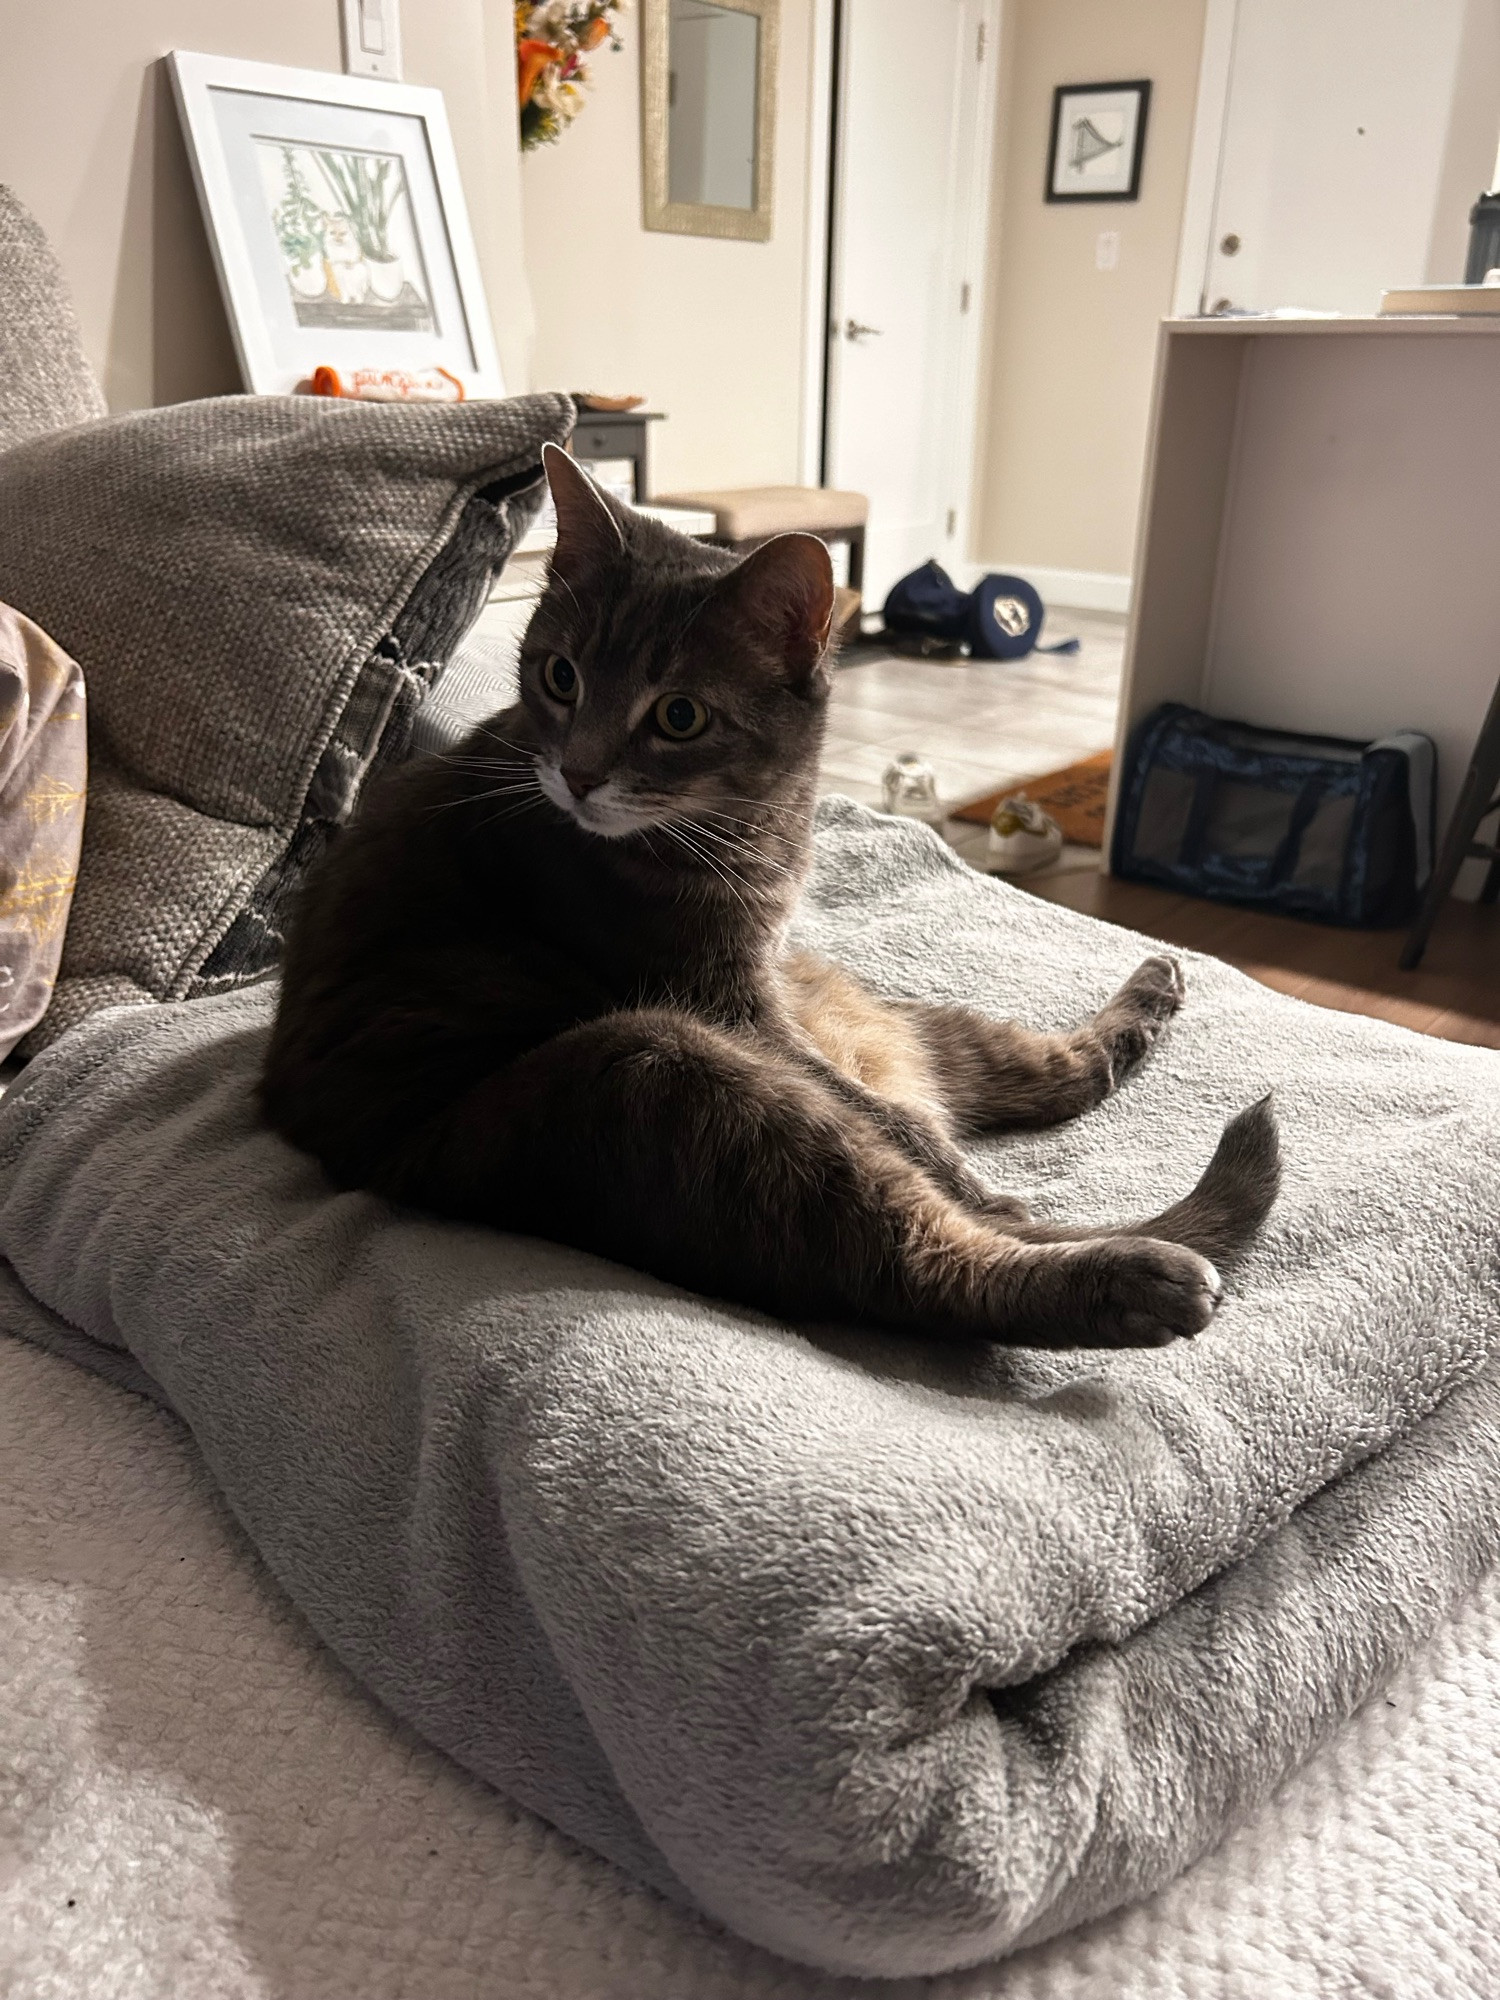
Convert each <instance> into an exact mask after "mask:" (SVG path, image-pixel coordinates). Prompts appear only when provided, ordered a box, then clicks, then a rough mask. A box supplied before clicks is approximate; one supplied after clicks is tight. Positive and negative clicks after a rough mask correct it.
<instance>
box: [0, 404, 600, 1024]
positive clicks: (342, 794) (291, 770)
mask: <svg viewBox="0 0 1500 2000" xmlns="http://www.w3.org/2000/svg"><path fill="white" fill-rule="evenodd" d="M572 419H573V407H572V403H571V401H570V399H569V398H568V397H566V396H561V395H541V396H523V397H516V398H512V399H510V400H507V401H503V402H476V403H466V404H456V405H429V406H414V407H404V406H401V405H395V404H387V405H379V404H367V403H354V402H342V401H336V400H332V399H326V400H325V399H323V398H321V397H318V398H314V397H307V398H297V397H260V396H231V397H223V398H219V399H216V400H213V401H209V402H201V403H185V404H179V405H177V406H175V407H172V408H168V409H162V410H149V411H141V412H137V413H136V414H134V415H131V416H125V417H117V418H114V419H112V420H109V421H107V422H103V423H92V424H86V425H84V426H82V427H80V428H76V429H73V430H70V431H64V432H60V433H57V434H54V435H52V436H48V437H40V438H36V439H33V440H31V441H30V442H28V443H26V444H22V445H19V446H17V447H15V448H14V449H13V450H11V451H8V452H5V453H3V454H0V599H3V600H5V601H7V602H10V603H12V604H15V605H16V606H18V607H19V608H20V609H21V610H22V611H23V612H25V613H26V614H27V616H29V617H31V618H33V619H34V620H35V621H36V622H37V623H38V624H39V625H41V626H43V627H44V628H45V629H46V630H47V631H48V632H49V633H51V634H52V636H53V637H54V638H55V639H56V640H57V641H58V643H59V644H60V645H62V646H63V647H64V648H65V649H66V650H67V651H68V652H69V653H70V654H71V655H72V656H73V657H74V658H75V659H76V660H77V661H78V662H79V663H80V665H81V666H82V668H83V671H84V676H85V679H86V681H87V683H88V689H89V711H90V751H91V757H92V764H93V786H92V792H91V802H90V811H89V816H88V823H87V827H86V829H85V835H84V850H83V861H82V866H81V870H80V875H79V883H78V890H77V896H76V899H75V902H74V908H73V918H72V922H71V925H70V928H69V933H68V940H67V947H66V951H65V954H64V959H63V966H62V977H61V979H60V981H59V984H58V989H57V994H56V997H55V998H54V1001H53V1005H52V1008H51V1009H50V1011H49V1013H48V1016H47V1018H46V1020H45V1021H44V1022H43V1024H42V1027H41V1029H40V1030H38V1031H37V1034H35V1035H33V1037H32V1038H31V1044H30V1046H31V1047H35V1046H39V1045H40V1042H41V1041H44V1040H49V1039H51V1038H52V1037H53V1036H55V1035H56V1034H57V1033H60V1032H61V1030H62V1029H63V1028H64V1027H67V1026H69V1025H71V1024H72V1023H73V1022H74V1021H75V1020H78V1019H80V1018H82V1016H83V1015H84V1014H86V1013H88V1012H90V1011H91V1010H92V1009H93V1008H94V1007H97V1006H99V1005H102V1004H106V1003H111V1002H116V1001H123V1000H130V999H134V1000H147V999H183V998H189V997H191V996H193V995H195V994H198V993H202V992H206V991H213V990H217V989H220V988H223V987H226V986H231V985H234V984H237V983H239V982H241V981H243V980H244V979H246V978H252V977H258V976H259V975H260V974H261V973H262V972H264V971H265V970H266V969H267V968H268V967H270V966H271V965H272V964H274V962H275V960H276V957H277V954H278V951H279V946H280V938H281V927H282V919H283V913H284V910H285V907H286V903H287V899H288V897H289V895H290V893H291V891H292V889H293V888H294V887H295V886H296V883H297V881H298V880H299V879H300V876H301V873H302V871H303V869H304V868H305V867H306V865H307V864H308V862H309V861H310V860H311V859H312V857H313V856H314V855H315V854H316V852H317V851H318V849H319V847H320V846H321V844H322V841H323V839H324V837H325V836H326V832H327V830H328V828H330V827H331V826H334V825H337V824H339V823H340V822H341V821H342V820H344V819H346V818H347V817H348V815H349V813H350V812H351V811H352V810H353V807H354V804H355V801H356V799H357V798H358V795H359V791H360V787H361V786H362V784H363V782H364V780H365V778H366V776H367V775H368V774H369V772H370V770H371V769H372V768H373V767H374V766H375V765H376V764H377V763H379V762H381V761H384V760H386V759H389V758H391V757H393V756H398V755H402V754H404V752H405V750H406V746H407V743H408V740H409V736H410V730H411V724H412V720H413V718H414V716H415V713H416V710H417V707H418V705H419V704H420V702H421V699H422V697H423V695H424V694H425V692H426V689H427V687H428V685H430V683H431V681H432V680H433V679H434V677H435V675H436V674H437V672H439V671H440V670H441V667H442V665H443V663H444V662H445V661H446V660H447V658H448V656H449V654H450V653H451V652H452V650H453V648H454V647H455V646H456V645H457V643H458V641H459V640H460V639H461V638H462V636H463V634H464V632H465V631H466V630H467V628H468V626H469V625H470V624H471V622H472V620H473V618H474V616H475V614H476V613H477V611H478V610H479V607H480V605H481V604H482V603H483V600H484V596H485V592H486V590H487V588H488V585H489V582H490V578H491V576H492V575H493V574H494V572H495V571H497V570H498V569H499V568H500V566H501V565H502V564H503V563H504V561H505V559H506V557H507V555H508V554H509V552H510V549H511V547H512V545H513V543H514V541H515V539H516V536H517V535H518V533H519V532H520V531H521V530H522V529H523V528H524V526H525V523H526V522H527V520H529V518H530V515H531V512H532V510H533V508H534V506H535V503H536V501H537V499H538V498H539V497H540V492H541V465H540V452H541V446H542V443H543V442H544V440H546V439H548V438H556V439H559V440H560V439H562V438H564V437H566V435H567V434H568V432H569V430H570V429H571V426H572Z"/></svg>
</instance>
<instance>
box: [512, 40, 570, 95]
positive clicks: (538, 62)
mask: <svg viewBox="0 0 1500 2000" xmlns="http://www.w3.org/2000/svg"><path fill="white" fill-rule="evenodd" d="M562 59H563V51H562V50H561V49H560V48H558V47H557V45H556V43H555V42H542V41H538V40H537V39H536V38H535V37H534V36H528V37H527V39H526V40H525V41H524V42H518V43H517V44H516V94H517V96H518V97H519V98H520V101H521V102H522V104H529V103H530V102H531V93H532V92H533V91H534V90H535V89H536V87H537V84H538V82H539V81H540V79H541V75H542V71H543V70H544V69H546V67H547V65H548V64H549V63H555V62H561V61H562Z"/></svg>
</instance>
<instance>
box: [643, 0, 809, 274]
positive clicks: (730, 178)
mask: <svg viewBox="0 0 1500 2000" xmlns="http://www.w3.org/2000/svg"><path fill="white" fill-rule="evenodd" d="M780 13H781V0H642V4H641V180H642V189H643V194H644V202H645V225H646V227H647V228H648V229H664V230H668V231H670V232H671V233H672V234H674V235H677V236H738V237H742V238H744V239H746V240H748V241H751V242H758V243H764V242H765V241H766V240H767V239H768V238H769V236H770V234H771V196H772V182H773V172H772V169H773V166H774V162H775V151H776V46H777V36H778V30H779V28H780V25H781V22H780Z"/></svg>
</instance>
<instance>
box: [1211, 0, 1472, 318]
mask: <svg viewBox="0 0 1500 2000" xmlns="http://www.w3.org/2000/svg"><path fill="white" fill-rule="evenodd" d="M1497 136H1500V5H1497V0H1240V4H1239V9H1238V19H1237V23H1236V28H1235V39H1234V59H1233V68H1232V73H1231V78H1230V88H1229V104H1228V115H1227V118H1226V121H1225V128H1224V147H1223V156H1222V164H1221V168H1220V176H1219V188H1218V200H1217V203H1216V205H1215V214H1214V227H1213V243H1214V246H1215V248H1214V251H1213V254H1212V255H1211V257H1210V260H1209V266H1208V277H1207V285H1206V290H1207V295H1208V300H1209V302H1210V303H1212V302H1213V301H1214V300H1216V299H1219V298H1226V299H1229V300H1231V301H1232V302H1233V303H1234V304H1235V305H1238V306H1250V307H1256V308H1267V307H1275V306H1299V305H1300V306H1312V307H1315V308H1319V309H1322V310H1326V311H1334V312H1343V313H1353V314H1362V313H1363V314H1368V313H1373V312H1376V311H1378V310H1379V306H1380V295H1381V293H1382V292H1383V291H1384V290H1385V289H1386V288H1387V287H1389V286H1398V285H1416V284H1421V283H1422V282H1423V281H1424V279H1426V280H1429V281H1433V282H1439V283H1450V284H1451V283H1455V282H1457V281H1458V280H1459V279H1460V278H1461V277H1462V276H1463V263H1464V256H1465V252H1466V250H1467V246H1468V212H1469V208H1470V205H1471V204H1472V202H1473V200H1474V197H1475V196H1476V195H1477V194H1478V193H1479V192H1480V190H1481V188H1483V187H1484V186H1485V185H1486V184H1487V182H1488V179H1489V173H1490V168H1491V163H1492V162H1493V160H1494V157H1495V142H1496V138H1497ZM1227 236H1233V237H1236V238H1238V240H1239V243H1240V246H1241V247H1240V248H1239V250H1238V252H1237V253H1236V254H1234V255H1232V256H1231V255H1226V254H1224V252H1223V251H1222V250H1221V249H1220V248H1219V247H1218V246H1219V245H1220V244H1222V242H1223V240H1224V238H1225V237H1227Z"/></svg>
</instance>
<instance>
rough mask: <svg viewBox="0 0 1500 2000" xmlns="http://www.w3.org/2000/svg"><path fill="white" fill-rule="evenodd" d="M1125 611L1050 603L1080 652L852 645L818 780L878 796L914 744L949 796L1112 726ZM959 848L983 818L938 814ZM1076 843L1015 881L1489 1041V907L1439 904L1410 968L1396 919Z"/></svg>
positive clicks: (1267, 977)
mask: <svg viewBox="0 0 1500 2000" xmlns="http://www.w3.org/2000/svg"><path fill="white" fill-rule="evenodd" d="M1124 629H1125V628H1124V621H1123V620H1122V619H1118V618H1112V617H1110V616H1109V615H1108V614H1106V613H1100V612H1070V611H1059V612H1055V613H1053V614H1052V615H1051V617H1050V618H1049V623H1048V628H1047V631H1048V636H1049V637H1052V636H1054V635H1055V634H1057V633H1062V632H1076V633H1077V635H1078V637H1079V638H1080V639H1081V641H1082V645H1081V648H1080V651H1079V653H1078V654H1077V655H1075V656H1072V657H1068V656H1066V655H1064V656H1062V657H1059V656H1056V655H1046V654H1043V655H1037V654H1033V655H1032V656H1031V658H1030V659H1027V660H1023V661H1018V662H1014V663H1007V662H1002V661H966V662H962V663H955V664H952V665H945V664H942V663H936V662H925V661H914V660H904V659H898V658H896V657H895V656H894V655H892V654H889V653H881V652H880V651H879V650H878V649H867V650H862V651H860V652H856V653H854V654H852V655H851V656H850V658H849V662H848V664H847V665H846V666H845V667H844V668H843V669H842V670H841V671H840V673H839V674H838V675H837V676H836V677H835V684H834V693H833V702H832V707H831V712H830V717H829V738H828V747H827V752H826V754H825V758H824V763H823V783H824V788H825V789H826V790H829V791H840V792H848V793H852V794H853V796H854V797H856V798H859V799H863V800H865V801H866V802H867V803H869V804H872V805H873V804H876V803H878V801H879V795H880V793H879V780H880V773H881V771H882V770H883V769H884V768H885V765H886V764H887V763H888V762H889V760H890V758H891V757H892V756H893V755H895V754H896V752H898V751H901V750H917V751H921V752H924V753H925V754H926V755H927V756H928V757H929V758H930V760H931V761H932V763H933V765H934V767H935V769H936V772H937V779H938V786H939V790H940V792H941V793H942V795H943V797H944V798H945V800H947V801H948V802H949V803H950V804H953V805H958V804H961V803H962V802H963V801H964V800H965V799H966V798H973V797H977V796H978V795H979V794H981V793H983V792H986V791H989V790H992V789H993V788H994V787H995V786H997V785H1001V784H1009V783H1011V782H1013V781H1014V780H1016V779H1018V778H1021V777H1026V776H1030V775H1033V774H1036V773H1039V772H1043V771H1048V770H1055V769H1057V768H1058V767H1059V766H1060V765H1064V764H1068V763H1071V762H1073V761H1074V760H1075V759H1077V758H1079V757H1082V756H1086V755H1088V754H1089V752H1091V751H1094V750H1102V749H1105V748H1107V747H1108V746H1109V744H1110V743H1111V742H1112V740H1113V737H1114V717H1115V708H1116V703H1117V700H1118V691H1119V679H1120V662H1121V656H1122V653H1123V650H1124ZM945 831H946V834H947V837H948V839H949V840H950V841H951V842H952V844H953V846H954V847H955V848H956V849H957V851H958V852H959V853H960V854H961V855H962V856H963V857H964V859H965V860H966V861H968V862H969V863H970V864H971V865H972V866H974V867H976V868H982V867H983V866H984V848H985V829H984V828H983V827H977V826H968V825H966V824H965V823H964V822H963V821H960V820H949V822H948V824H947V827H946V829H945ZM1098 864H1099V857H1098V855H1097V853H1096V852H1094V851H1093V850H1091V849H1088V848H1077V847H1070V848H1067V849H1065V850H1064V852H1063V857H1062V860H1061V861H1060V863H1059V864H1058V866H1057V867H1056V868H1054V869H1049V870H1048V871H1047V872H1046V873H1045V874H1043V875H1040V876H1033V877H1031V878H1029V879H1024V878H1023V884H1022V885H1023V886H1024V887H1026V888H1029V889H1031V890H1032V891H1033V892H1034V893H1035V894H1037V895H1039V896H1046V897H1049V898H1050V899H1051V900H1052V901H1054V902H1059V903H1067V904H1070V905H1071V906H1072V907H1073V908H1074V909H1077V910H1084V911H1087V912H1088V913H1089V914H1090V915H1091V916H1096V917H1102V918H1104V919H1105V920H1106V921H1107V922H1110V923H1116V924H1123V925H1125V926H1127V927H1128V928H1129V929H1131V930H1138V931H1144V932H1145V933H1146V934H1147V935H1148V936H1150V937H1157V938H1163V939H1165V940H1166V941H1167V942H1168V943H1170V944H1176V945H1181V946H1183V947H1185V948H1186V949H1189V950H1195V951H1206V952H1212V953H1213V954H1214V955H1215V957H1218V958H1224V959H1228V961H1229V962H1230V964H1231V965H1237V966H1239V967H1240V968H1241V969H1242V970H1243V971H1245V972H1248V973H1250V974H1251V975H1252V976H1253V977H1254V978H1256V979H1262V980H1264V981H1265V983H1266V984H1267V985H1268V986H1275V987H1278V988H1279V989H1280V990H1281V991H1282V992H1283V993H1292V994H1295V995H1296V996H1297V997H1298V998H1299V999H1303V1000H1311V1001H1314V1002H1316V1003H1317V1004H1318V1005H1319V1006H1323V1007H1336V1008H1340V1009H1342V1010H1343V1011H1344V1012H1345V1013H1352V1014H1374V1015H1377V1016H1379V1017H1380V1018H1381V1019H1383V1020H1387V1021H1399V1022H1400V1023H1401V1024H1402V1025H1403V1026H1405V1027H1408V1028H1415V1029H1416V1030H1418V1032H1419V1033H1421V1034H1426V1035H1439V1036H1442V1037H1443V1038H1445V1039H1446V1040H1449V1041H1459V1042H1478V1043H1482V1044H1484V1045H1485V1046H1486V1047H1489V1048H1500V908H1495V909H1482V908H1480V907H1479V906H1478V905H1476V904H1473V903H1459V902H1453V903H1450V904H1449V905H1448V907H1447V909H1446V910H1445V911H1444V912H1443V915H1442V917H1441V918H1440V919H1439V921H1438V925H1437V929H1436V930H1435V932H1434V933H1433V937H1432V942H1431V943H1430V944H1429V946H1428V947H1427V955H1426V957H1425V959H1424V960H1423V963H1422V965H1421V967H1420V968H1419V969H1418V970H1417V971H1416V972H1402V971H1401V970H1400V969H1399V968H1398V966H1397V964H1396V960H1397V958H1398V957H1399V956H1400V951H1401V942H1402V937H1401V933H1400V932H1399V931H1346V930H1337V929H1334V928H1332V927H1328V926H1324V925H1321V924H1304V923H1298V922H1296V921H1295V920H1294V919H1292V918H1290V917H1267V916H1262V915H1259V914H1258V913H1257V912H1255V911H1251V910H1237V909H1233V908H1230V907H1229V906H1228V905H1226V904H1222V903H1208V902H1202V901H1199V900H1198V899H1197V898H1195V897H1188V896H1175V895H1169V894H1167V893H1165V892H1163V891H1161V890H1158V889H1146V888H1142V887H1139V886H1138V885H1137V884H1135V883H1133V882H1116V881H1113V880H1111V879H1110V878H1109V877H1107V876H1102V875H1100V874H1099V872H1098Z"/></svg>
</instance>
